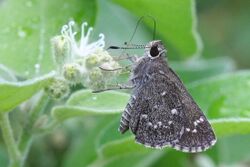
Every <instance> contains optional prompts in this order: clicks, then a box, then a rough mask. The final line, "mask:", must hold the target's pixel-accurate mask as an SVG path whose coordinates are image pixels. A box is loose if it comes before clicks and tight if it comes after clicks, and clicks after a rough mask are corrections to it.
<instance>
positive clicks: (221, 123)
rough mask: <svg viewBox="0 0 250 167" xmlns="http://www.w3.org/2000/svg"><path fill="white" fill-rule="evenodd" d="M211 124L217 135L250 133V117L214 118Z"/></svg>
mask: <svg viewBox="0 0 250 167" xmlns="http://www.w3.org/2000/svg"><path fill="white" fill-rule="evenodd" d="M211 124H212V126H213V127H214V129H215V133H216V136H217V137H225V136H229V135H236V134H237V135H242V134H250V117H249V118H219V119H212V120H211Z"/></svg>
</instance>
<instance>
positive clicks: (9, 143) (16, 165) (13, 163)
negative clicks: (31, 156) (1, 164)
mask: <svg viewBox="0 0 250 167" xmlns="http://www.w3.org/2000/svg"><path fill="white" fill-rule="evenodd" d="M0 127H1V129H2V135H3V139H4V142H5V145H6V147H7V150H8V153H9V159H10V167H21V161H20V152H19V150H18V147H17V143H16V141H15V139H14V135H13V130H12V128H11V125H10V121H9V114H8V113H2V112H0Z"/></svg>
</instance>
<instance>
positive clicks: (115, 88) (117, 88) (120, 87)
mask: <svg viewBox="0 0 250 167" xmlns="http://www.w3.org/2000/svg"><path fill="white" fill-rule="evenodd" d="M133 88H134V86H131V85H122V84H117V86H116V87H112V88H106V89H100V90H94V91H92V92H93V93H100V92H104V91H109V90H119V89H133Z"/></svg>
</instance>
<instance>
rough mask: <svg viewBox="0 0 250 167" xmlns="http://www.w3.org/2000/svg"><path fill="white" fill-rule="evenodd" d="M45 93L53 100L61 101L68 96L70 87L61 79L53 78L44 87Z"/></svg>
mask: <svg viewBox="0 0 250 167" xmlns="http://www.w3.org/2000/svg"><path fill="white" fill-rule="evenodd" d="M45 91H46V92H47V93H48V94H49V95H50V96H51V97H52V98H54V99H62V98H64V97H66V96H68V95H69V92H70V87H69V84H68V82H67V81H66V80H65V79H63V78H54V79H52V80H51V81H50V83H49V84H48V85H47V86H46V87H45Z"/></svg>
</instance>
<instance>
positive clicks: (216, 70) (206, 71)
mask: <svg viewBox="0 0 250 167" xmlns="http://www.w3.org/2000/svg"><path fill="white" fill-rule="evenodd" d="M170 66H171V67H172V69H173V70H174V71H175V72H176V73H177V74H178V75H179V76H180V78H181V80H182V81H183V82H184V83H190V82H192V81H196V80H201V79H206V78H209V77H212V76H216V75H221V74H224V73H228V72H232V71H233V70H234V69H235V65H234V62H233V60H232V59H230V58H228V57H218V58H213V59H207V60H205V59H194V60H190V61H184V62H176V61H170Z"/></svg>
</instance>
